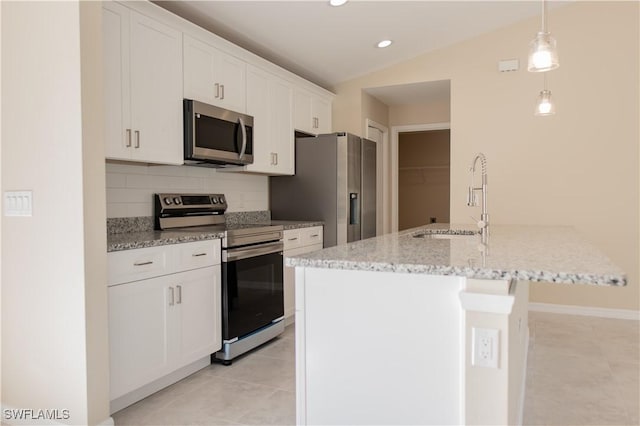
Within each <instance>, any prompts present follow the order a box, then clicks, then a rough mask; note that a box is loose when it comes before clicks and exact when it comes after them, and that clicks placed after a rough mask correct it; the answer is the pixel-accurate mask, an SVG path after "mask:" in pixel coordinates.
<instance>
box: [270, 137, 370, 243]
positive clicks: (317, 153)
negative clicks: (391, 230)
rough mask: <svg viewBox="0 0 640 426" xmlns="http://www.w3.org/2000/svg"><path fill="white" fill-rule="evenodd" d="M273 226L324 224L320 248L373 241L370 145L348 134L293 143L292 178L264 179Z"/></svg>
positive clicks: (306, 138) (312, 138)
mask: <svg viewBox="0 0 640 426" xmlns="http://www.w3.org/2000/svg"><path fill="white" fill-rule="evenodd" d="M269 186H270V207H271V217H272V218H273V219H274V220H322V221H324V246H325V247H331V246H334V245H336V244H344V243H347V242H352V241H357V240H360V239H365V238H370V237H375V235H376V143H375V142H373V141H370V140H367V139H362V138H360V137H359V136H355V135H352V134H349V133H331V134H327V135H320V136H317V137H304V138H297V139H296V174H295V175H294V176H277V177H271V178H270V179H269Z"/></svg>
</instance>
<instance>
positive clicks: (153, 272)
mask: <svg viewBox="0 0 640 426" xmlns="http://www.w3.org/2000/svg"><path fill="white" fill-rule="evenodd" d="M107 265H108V267H107V284H108V285H116V284H122V283H128V282H131V281H138V280H143V279H146V278H151V277H157V276H160V275H166V274H168V273H171V272H172V269H173V268H172V265H171V250H169V246H159V247H149V248H143V249H135V250H124V251H118V252H112V253H109V254H108V256H107Z"/></svg>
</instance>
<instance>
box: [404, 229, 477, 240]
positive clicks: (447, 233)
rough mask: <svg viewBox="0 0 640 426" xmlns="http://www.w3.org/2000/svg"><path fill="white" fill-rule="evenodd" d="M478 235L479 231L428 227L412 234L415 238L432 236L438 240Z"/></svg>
mask: <svg viewBox="0 0 640 426" xmlns="http://www.w3.org/2000/svg"><path fill="white" fill-rule="evenodd" d="M476 235H478V232H477V231H469V230H465V229H427V230H422V231H417V232H416V233H414V234H413V235H412V237H413V238H432V239H436V240H453V239H465V238H473V237H474V236H476Z"/></svg>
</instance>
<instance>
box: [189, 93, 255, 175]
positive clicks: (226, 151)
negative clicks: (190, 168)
mask: <svg viewBox="0 0 640 426" xmlns="http://www.w3.org/2000/svg"><path fill="white" fill-rule="evenodd" d="M183 106H184V160H185V161H184V162H185V164H196V165H203V166H206V165H208V166H211V167H224V166H227V165H245V164H251V163H253V117H251V116H249V115H245V114H240V113H238V112H234V111H229V110H226V109H224V108H219V107H216V106H213V105H208V104H205V103H202V102H198V101H194V100H191V99H185V100H184V102H183Z"/></svg>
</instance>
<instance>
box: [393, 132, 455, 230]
mask: <svg viewBox="0 0 640 426" xmlns="http://www.w3.org/2000/svg"><path fill="white" fill-rule="evenodd" d="M450 129H451V125H450V123H432V124H416V125H407V126H394V127H392V128H391V187H392V201H391V206H392V212H391V220H392V231H399V230H400V229H406V227H411V226H410V223H417V224H416V225H413V226H419V225H425V224H428V223H430V222H431V219H432V218H433V217H435V220H436V222H441V223H445V221H448V220H449V217H450V216H449V203H448V202H447V205H446V207H444V208H441V209H439V210H437V211H436V212H435V213H433V211H432V210H429V211H423V210H420V211H417V212H415V214H413V215H410V216H414V217H415V221H413V222H410V223H405V224H403V226H405V228H400V221H399V218H400V203H399V198H400V197H399V189H400V187H399V180H400V170H399V166H400V161H399V145H400V135H402V134H405V133H417V134H422V133H424V134H426V135H429V132H432V131H438V130H446V131H447V139H448V146H447V147H446V148H443V147H440V150H441V151H443V152H441V153H440V154H435V153H433V154H432V156H433V158H431V159H429V158H427V157H426V156H427V154H424V153H422V154H421V155H420V156H418V155H416V156H415V158H412V159H411V160H410V161H411V162H408V163H404V165H403V167H404V168H405V170H403V173H404V174H405V175H406V176H405V178H408V179H413V180H410V182H416V180H417V179H418V177H417V176H418V172H420V173H424V177H425V178H427V180H429V176H430V175H434V174H436V173H435V172H436V171H437V172H438V173H437V174H438V175H439V176H442V175H446V176H447V180H446V184H443V183H442V182H441V183H440V184H435V183H434V182H432V186H434V187H436V186H438V187H440V189H439V190H438V191H435V192H437V193H439V194H442V191H444V190H446V193H447V199H449V192H450V182H449V176H450V167H451V166H450V165H451V149H450V147H451V138H450ZM428 145H429V144H426V145H425V146H422V147H421V148H422V149H427V152H428V149H429V148H430V147H429V146H428ZM445 159H446V160H445ZM419 179H422V176H420V177H419ZM415 186H416V188H415V190H414V191H413V195H411V196H410V197H409V198H411V197H413V198H414V199H415V200H416V201H420V200H425V199H427V198H429V196H428V194H429V193H428V192H420V190H419V189H418V188H417V187H418V185H415ZM443 187H446V189H442V188H443ZM439 204H441V202H439ZM414 207H415V204H413V203H412V202H411V200H409V203H408V204H405V210H406V209H411V208H414ZM443 212H444V213H443ZM406 213H410V212H409V211H408V210H407V211H406ZM440 217H442V219H440ZM411 220H413V219H411Z"/></svg>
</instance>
